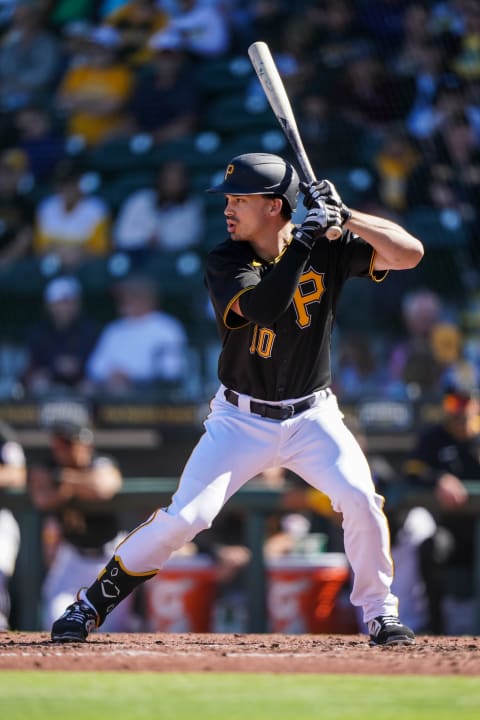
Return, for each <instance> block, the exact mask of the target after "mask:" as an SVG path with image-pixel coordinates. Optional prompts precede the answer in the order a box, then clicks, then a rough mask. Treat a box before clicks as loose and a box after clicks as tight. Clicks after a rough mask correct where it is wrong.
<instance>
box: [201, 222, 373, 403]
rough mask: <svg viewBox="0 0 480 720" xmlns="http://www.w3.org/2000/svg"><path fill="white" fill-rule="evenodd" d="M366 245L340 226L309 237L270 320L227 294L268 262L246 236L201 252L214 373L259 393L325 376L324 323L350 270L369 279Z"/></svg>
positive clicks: (311, 387) (321, 384)
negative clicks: (263, 323) (289, 294)
mask: <svg viewBox="0 0 480 720" xmlns="http://www.w3.org/2000/svg"><path fill="white" fill-rule="evenodd" d="M374 257H375V251H374V250H373V248H372V246H371V245H368V244H367V243H366V242H365V241H363V240H362V239H361V238H359V237H358V236H357V235H354V234H353V233H351V232H345V233H344V235H343V237H342V238H341V239H339V240H337V241H335V242H328V241H326V240H325V241H320V242H317V243H316V244H315V246H314V248H313V250H312V251H311V253H310V256H309V257H308V259H307V260H306V262H305V266H304V269H303V273H302V275H301V277H300V282H299V285H298V287H297V289H296V291H295V294H294V297H293V300H292V302H291V303H290V305H289V307H288V308H287V310H286V311H285V312H284V313H283V314H282V315H281V316H280V317H279V318H278V319H277V321H276V322H274V323H273V324H272V325H271V326H268V327H260V326H259V325H256V324H254V323H252V322H249V321H248V320H246V319H245V318H243V317H241V316H239V315H238V314H237V313H234V312H233V311H232V310H231V309H230V308H231V307H232V305H233V303H234V302H235V300H237V299H238V298H240V296H241V295H242V294H243V293H245V292H248V291H249V289H252V288H254V287H255V286H256V285H257V284H258V283H259V282H260V281H261V280H262V278H264V277H265V276H266V274H267V273H269V272H271V270H272V268H273V267H274V264H275V263H276V262H282V256H280V257H279V258H276V259H275V260H274V261H273V262H266V261H265V260H262V259H260V258H259V257H257V256H256V255H255V253H254V251H253V249H252V246H251V245H250V243H248V242H242V241H233V240H231V239H228V240H226V241H225V242H223V243H221V244H220V245H218V246H217V247H216V248H214V249H213V250H212V251H211V252H210V253H209V255H208V257H207V262H206V275H205V281H206V285H207V288H208V291H209V293H210V297H211V300H212V304H213V307H214V310H215V315H216V320H217V325H218V329H219V333H220V337H221V340H222V351H221V353H220V357H219V362H218V375H219V379H220V381H221V382H222V383H223V384H224V385H225V386H227V387H229V388H231V389H233V390H236V391H237V392H240V393H244V394H246V395H250V396H253V397H255V398H259V399H261V400H267V401H268V400H270V401H279V400H285V399H290V398H298V397H303V396H305V395H309V394H310V393H312V392H313V391H315V390H320V389H322V388H325V387H328V386H329V385H330V384H331V368H330V345H331V334H332V324H333V320H334V317H335V309H336V305H337V301H338V297H339V294H340V291H341V289H342V286H343V284H344V283H345V281H346V280H347V279H348V278H350V277H366V278H367V277H371V278H372V279H374V280H375V281H377V282H380V281H381V280H383V279H384V277H385V276H386V274H387V272H386V271H385V272H382V273H380V274H375V272H374V270H373V260H374Z"/></svg>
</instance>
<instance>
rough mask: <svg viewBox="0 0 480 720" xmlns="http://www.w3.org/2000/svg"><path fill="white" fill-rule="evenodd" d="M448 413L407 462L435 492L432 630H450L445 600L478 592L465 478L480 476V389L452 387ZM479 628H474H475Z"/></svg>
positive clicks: (429, 577)
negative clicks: (475, 580) (474, 585)
mask: <svg viewBox="0 0 480 720" xmlns="http://www.w3.org/2000/svg"><path fill="white" fill-rule="evenodd" d="M442 404H443V418H442V420H441V421H440V422H438V423H436V424H434V425H429V426H427V427H425V428H423V429H422V430H421V432H420V434H419V437H418V441H417V443H416V447H415V449H414V451H413V453H412V455H411V457H410V458H409V460H408V462H407V463H406V467H405V470H406V474H407V477H408V479H409V481H410V482H411V483H412V484H413V486H414V487H419V488H421V489H423V490H426V491H427V492H428V491H430V492H431V494H432V504H433V505H436V507H435V508H434V510H433V514H434V518H435V520H436V523H437V525H438V527H437V530H436V532H435V533H434V534H433V535H432V536H431V537H430V538H428V539H427V540H425V542H424V543H423V544H422V545H421V546H420V548H419V557H420V570H421V574H422V576H423V579H424V582H425V589H426V593H427V598H428V606H429V612H430V619H429V627H428V629H429V630H430V631H431V632H434V633H439V634H443V633H445V632H446V631H448V626H447V618H446V616H445V599H446V598H447V597H448V596H456V597H457V598H459V599H467V598H471V597H472V596H473V557H474V555H473V538H474V517H473V516H472V515H471V514H470V515H469V514H468V513H465V512H464V510H465V508H466V506H467V503H468V492H467V489H466V487H465V485H464V483H463V481H464V480H479V479H480V402H479V396H478V390H477V389H476V388H471V387H470V388H467V387H462V386H461V385H457V386H452V387H449V388H448V389H447V390H446V392H445V394H444V396H443V403H442ZM471 631H472V632H473V627H472V629H471Z"/></svg>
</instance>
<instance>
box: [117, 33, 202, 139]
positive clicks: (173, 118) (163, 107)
mask: <svg viewBox="0 0 480 720" xmlns="http://www.w3.org/2000/svg"><path fill="white" fill-rule="evenodd" d="M148 46H149V48H150V49H151V50H152V52H153V57H152V59H151V61H150V62H149V63H147V64H146V65H145V67H144V69H143V71H142V73H140V74H139V75H138V76H137V78H136V82H135V87H134V90H133V93H132V97H131V101H130V103H129V112H130V119H131V123H132V127H131V132H132V133H148V134H149V135H150V136H151V137H152V138H153V140H154V142H155V143H156V144H162V143H167V142H169V141H171V140H176V139H177V138H182V137H185V136H187V135H189V134H190V133H192V132H194V131H195V129H196V128H197V127H198V123H199V113H200V99H201V98H200V92H199V89H198V83H197V81H196V77H195V68H194V65H193V61H192V60H191V59H190V58H188V57H187V55H186V54H185V52H183V50H182V48H181V39H180V37H179V35H178V33H174V32H173V31H171V30H164V31H160V32H159V33H155V35H153V36H152V37H151V38H150V40H149V43H148Z"/></svg>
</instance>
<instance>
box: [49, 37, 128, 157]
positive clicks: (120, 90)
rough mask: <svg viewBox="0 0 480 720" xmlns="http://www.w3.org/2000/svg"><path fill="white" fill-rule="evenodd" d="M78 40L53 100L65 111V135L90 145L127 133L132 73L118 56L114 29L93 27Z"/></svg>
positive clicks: (118, 39)
mask: <svg viewBox="0 0 480 720" xmlns="http://www.w3.org/2000/svg"><path fill="white" fill-rule="evenodd" d="M79 43H80V44H79V53H78V55H77V56H74V57H72V58H71V62H70V65H69V66H68V68H67V70H66V72H65V74H64V76H63V78H62V81H61V83H60V85H59V87H58V89H57V93H56V98H55V100H56V103H57V105H58V107H59V109H60V110H61V111H63V113H64V114H65V118H66V132H67V134H68V135H70V136H79V137H80V138H82V139H83V141H84V142H85V143H86V144H87V146H89V147H91V146H95V145H98V144H100V143H102V142H106V141H107V140H111V139H112V138H115V137H118V136H121V135H124V134H125V133H126V132H127V128H128V123H129V118H128V111H127V104H128V101H129V100H130V97H131V92H132V87H133V80H134V76H133V73H132V71H131V69H130V68H129V67H128V66H127V65H125V64H124V63H122V62H120V60H119V58H118V48H119V43H120V36H119V34H118V32H117V31H116V30H115V29H114V28H112V27H107V26H99V27H94V28H92V29H90V30H87V31H86V32H85V33H84V34H83V35H81V36H80V39H79Z"/></svg>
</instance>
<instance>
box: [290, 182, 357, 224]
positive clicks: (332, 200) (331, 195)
mask: <svg viewBox="0 0 480 720" xmlns="http://www.w3.org/2000/svg"><path fill="white" fill-rule="evenodd" d="M299 188H300V192H302V193H303V195H304V197H303V204H304V205H305V207H306V208H307V210H310V208H312V207H314V206H315V204H316V203H318V202H319V201H323V202H324V203H326V204H327V205H335V206H336V207H338V208H339V209H340V214H341V225H343V224H344V223H346V222H347V220H350V218H351V217H352V213H351V212H350V210H349V209H348V207H347V206H346V205H345V203H344V202H343V200H342V198H341V197H340V195H339V192H338V190H337V188H336V187H335V185H334V184H333V183H332V182H331V181H330V180H313V181H312V182H310V183H305V182H301V183H300V185H299Z"/></svg>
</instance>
